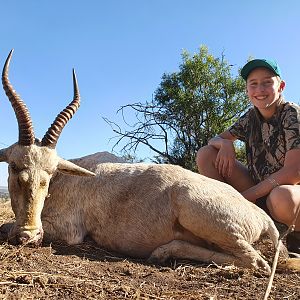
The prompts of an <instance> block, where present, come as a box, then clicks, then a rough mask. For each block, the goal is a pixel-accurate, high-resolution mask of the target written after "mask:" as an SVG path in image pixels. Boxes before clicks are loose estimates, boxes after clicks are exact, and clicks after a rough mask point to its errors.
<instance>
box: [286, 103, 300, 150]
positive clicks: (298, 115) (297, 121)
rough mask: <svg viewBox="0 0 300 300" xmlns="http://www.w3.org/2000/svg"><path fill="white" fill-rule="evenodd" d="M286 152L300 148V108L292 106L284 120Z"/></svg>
mask: <svg viewBox="0 0 300 300" xmlns="http://www.w3.org/2000/svg"><path fill="white" fill-rule="evenodd" d="M282 124H283V130H284V136H285V144H286V151H289V150H291V149H299V148H300V107H299V106H298V105H295V104H292V105H290V106H289V108H288V110H287V111H286V114H285V116H284V119H283V122H282Z"/></svg>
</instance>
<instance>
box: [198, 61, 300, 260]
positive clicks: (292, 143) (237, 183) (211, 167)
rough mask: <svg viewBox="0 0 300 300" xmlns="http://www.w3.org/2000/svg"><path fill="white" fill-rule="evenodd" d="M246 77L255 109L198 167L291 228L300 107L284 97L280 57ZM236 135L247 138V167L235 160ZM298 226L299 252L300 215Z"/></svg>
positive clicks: (250, 66) (249, 67)
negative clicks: (278, 62) (279, 63)
mask: <svg viewBox="0 0 300 300" xmlns="http://www.w3.org/2000/svg"><path fill="white" fill-rule="evenodd" d="M241 76H242V77H243V79H244V80H245V81H246V88H247V94H248V97H249V99H250V101H251V103H252V105H253V107H252V108H250V109H249V110H248V111H247V112H246V113H245V114H244V115H243V116H242V117H241V118H240V119H239V120H238V121H237V122H236V123H235V124H233V125H232V126H231V127H230V128H229V129H228V130H226V131H224V132H223V133H221V134H220V135H218V136H216V137H214V138H212V139H211V140H210V141H209V142H208V145H207V146H205V147H203V148H201V149H200V150H199V151H198V153H197V166H198V170H199V173H200V174H203V175H206V176H208V177H211V178H214V179H217V180H220V181H224V182H227V183H228V184H230V185H232V186H233V187H234V188H235V189H237V190H238V191H239V192H240V193H241V194H242V195H243V196H244V197H245V198H246V199H248V200H249V201H251V202H253V203H255V204H257V205H258V206H259V207H261V208H262V209H264V210H265V211H266V212H267V213H268V214H269V215H270V216H271V217H272V218H273V219H274V220H275V221H277V222H279V223H283V224H286V225H288V226H289V225H291V224H293V222H294V220H295V217H296V214H297V210H298V208H299V207H300V185H298V184H300V107H299V106H298V105H296V104H294V103H290V102H286V101H285V100H284V98H283V95H282V92H283V90H284V88H285V82H284V81H283V80H282V78H281V77H282V76H281V71H280V68H279V66H278V64H277V63H276V62H275V61H273V60H268V59H254V60H251V61H249V62H248V63H247V64H246V65H245V66H244V67H243V68H242V70H241ZM236 139H239V140H241V141H243V142H245V145H246V155H247V167H245V166H244V165H242V164H241V163H240V162H239V161H237V160H236V156H235V150H234V146H233V141H234V140H236ZM228 201H230V199H228ZM299 209H300V208H299ZM295 225H296V227H295V231H294V232H292V233H290V234H289V235H288V236H287V247H288V250H289V251H290V252H292V255H293V256H298V255H299V254H300V213H299V215H298V218H297V220H296V223H295ZM299 257H300V255H299Z"/></svg>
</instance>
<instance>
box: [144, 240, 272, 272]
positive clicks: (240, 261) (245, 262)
mask: <svg viewBox="0 0 300 300" xmlns="http://www.w3.org/2000/svg"><path fill="white" fill-rule="evenodd" d="M245 244H246V245H245ZM239 246H240V247H239V248H234V250H235V251H239V253H238V255H236V256H235V255H232V254H229V253H222V252H218V251H214V250H210V249H206V248H203V247H201V246H197V245H193V244H191V243H189V242H185V241H180V240H174V241H171V242H170V243H168V244H165V245H162V246H160V247H158V248H156V249H155V250H154V251H153V252H152V253H151V256H150V257H149V259H148V261H149V262H150V263H164V262H165V261H166V260H167V259H169V258H171V257H172V258H178V259H189V260H195V261H201V262H206V263H211V262H214V263H216V264H220V265H236V266H242V267H248V268H253V267H254V268H255V269H263V270H264V271H266V272H267V273H270V272H271V269H270V267H269V265H268V264H267V262H266V261H265V260H264V259H263V258H262V257H261V256H260V255H259V254H258V253H257V252H256V251H255V249H254V248H253V247H252V246H251V245H249V244H248V243H246V242H244V243H243V242H241V244H240V245H239Z"/></svg>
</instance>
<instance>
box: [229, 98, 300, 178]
mask: <svg viewBox="0 0 300 300" xmlns="http://www.w3.org/2000/svg"><path fill="white" fill-rule="evenodd" d="M229 132H230V133H231V134H232V135H233V136H235V137H236V138H237V139H239V140H241V141H243V142H245V145H246V154H247V165H248V170H249V172H250V175H251V176H252V178H253V180H254V182H255V183H258V182H260V181H262V180H264V179H265V178H267V177H268V176H270V175H271V174H272V173H274V172H276V171H278V170H279V169H281V168H282V167H283V164H284V160H285V155H286V153H287V151H289V150H291V149H297V148H300V107H299V106H298V105H297V104H294V103H291V102H284V101H283V102H282V103H281V104H280V105H279V106H278V107H277V110H276V112H275V114H274V115H273V116H272V118H271V119H269V120H264V118H263V117H262V116H261V114H260V113H259V111H258V109H257V108H255V107H254V108H250V109H249V110H248V111H247V112H246V113H245V114H244V115H243V116H242V117H241V118H240V119H239V120H238V121H237V122H236V123H235V124H233V125H232V126H231V127H230V128H229Z"/></svg>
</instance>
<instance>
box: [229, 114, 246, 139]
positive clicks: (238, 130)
mask: <svg viewBox="0 0 300 300" xmlns="http://www.w3.org/2000/svg"><path fill="white" fill-rule="evenodd" d="M248 123H249V111H247V112H246V113H245V114H244V115H242V116H241V117H240V118H239V119H238V120H237V121H236V122H235V123H234V124H233V125H232V126H231V127H229V129H228V130H229V132H230V133H231V134H232V135H233V136H234V137H236V138H237V139H239V140H240V141H242V142H245V140H246V135H245V134H246V133H247V127H248Z"/></svg>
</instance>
